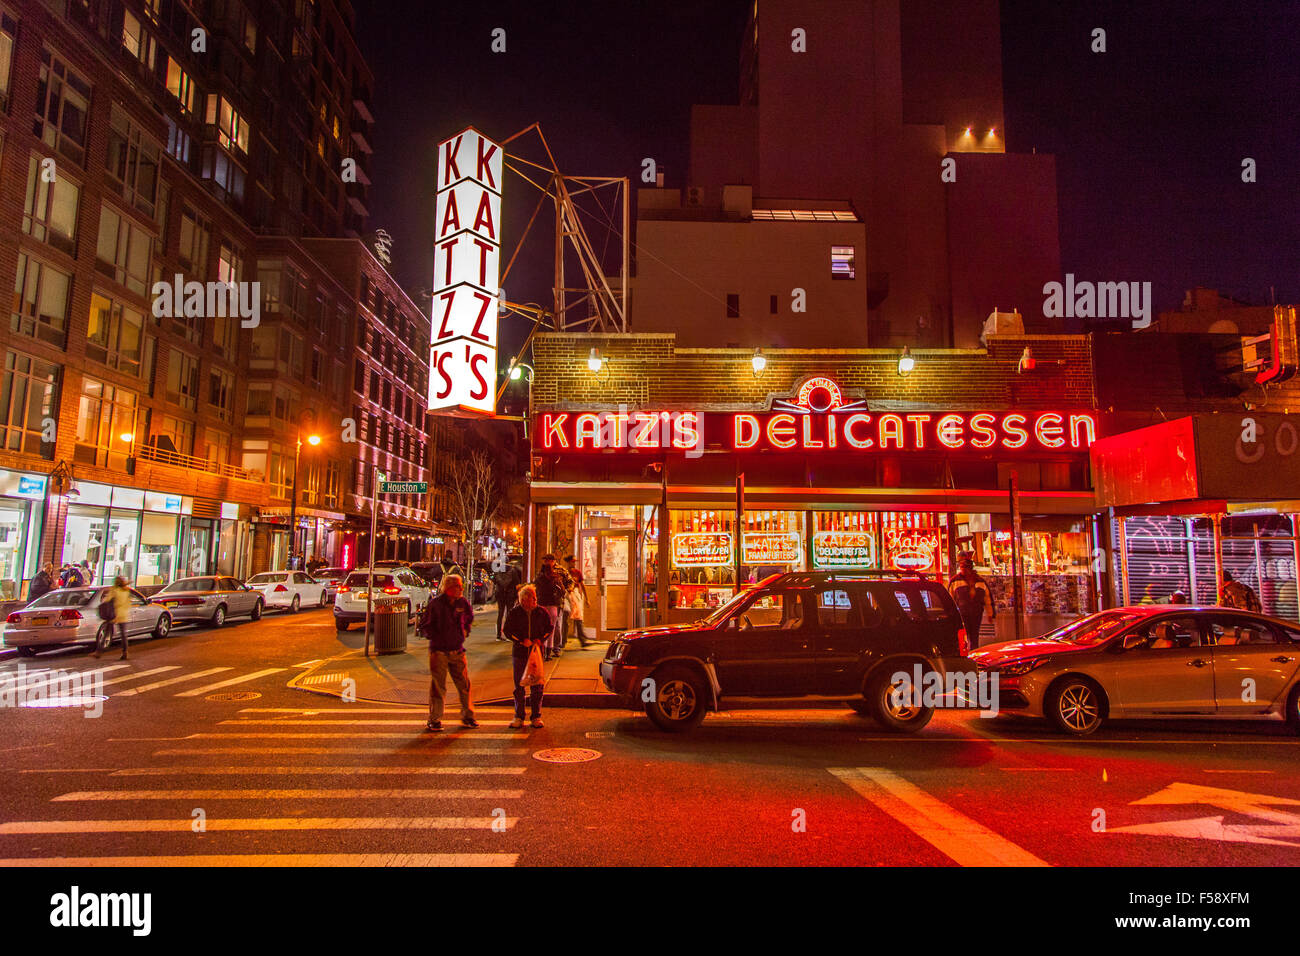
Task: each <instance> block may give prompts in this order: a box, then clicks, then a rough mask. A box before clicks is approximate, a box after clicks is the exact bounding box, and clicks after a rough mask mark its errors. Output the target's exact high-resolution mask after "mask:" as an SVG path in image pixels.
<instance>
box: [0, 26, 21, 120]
mask: <svg viewBox="0 0 1300 956" xmlns="http://www.w3.org/2000/svg"><path fill="white" fill-rule="evenodd" d="M17 32H18V22H17V21H16V20H14V18H13V17H11V16H9V14H7V13H4V12H3V11H0V109H3V108H5V107H6V106H8V105H9V82H10V80H11V78H12V75H13V65H14V34H15V33H17Z"/></svg>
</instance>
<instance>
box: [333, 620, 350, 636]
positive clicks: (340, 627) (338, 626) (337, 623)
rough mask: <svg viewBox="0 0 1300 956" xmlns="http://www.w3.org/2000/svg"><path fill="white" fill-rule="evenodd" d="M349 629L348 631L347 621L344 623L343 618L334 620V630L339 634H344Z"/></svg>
mask: <svg viewBox="0 0 1300 956" xmlns="http://www.w3.org/2000/svg"><path fill="white" fill-rule="evenodd" d="M347 629H348V622H347V621H344V620H342V619H341V618H337V617H336V618H335V619H334V630H336V631H338V632H339V633H342V632H343V631H346V630H347Z"/></svg>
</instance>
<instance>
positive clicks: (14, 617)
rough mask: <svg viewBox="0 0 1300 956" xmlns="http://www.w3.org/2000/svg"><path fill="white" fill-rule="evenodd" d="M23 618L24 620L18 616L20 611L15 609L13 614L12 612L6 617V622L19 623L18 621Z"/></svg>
mask: <svg viewBox="0 0 1300 956" xmlns="http://www.w3.org/2000/svg"><path fill="white" fill-rule="evenodd" d="M21 620H22V618H21V617H19V616H18V612H17V611H15V612H14V613H13V614H10V615H9V616H8V617H7V618H5V623H6V624H17V623H18V622H19V621H21Z"/></svg>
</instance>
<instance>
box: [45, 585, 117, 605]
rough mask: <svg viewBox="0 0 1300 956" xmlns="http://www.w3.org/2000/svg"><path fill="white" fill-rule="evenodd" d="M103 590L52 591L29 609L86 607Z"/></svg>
mask: <svg viewBox="0 0 1300 956" xmlns="http://www.w3.org/2000/svg"><path fill="white" fill-rule="evenodd" d="M101 590H105V589H103V588H88V589H86V590H75V591H74V590H68V589H62V590H58V591H51V592H50V593H49V594H42V595H41V596H40V597H38V598H37V599H36V600H35V601H33V602H32V603H31V604H29V605H27V606H28V607H85V606H86V605H87V604H89V603H91V601H93V600H94V599H95V598H96V597H97V596H98V595H99V592H100V591H101Z"/></svg>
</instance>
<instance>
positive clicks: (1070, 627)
mask: <svg viewBox="0 0 1300 956" xmlns="http://www.w3.org/2000/svg"><path fill="white" fill-rule="evenodd" d="M1140 617H1142V615H1141V614H1134V613H1133V612H1132V611H1101V612H1099V613H1097V614H1089V615H1088V616H1087V617H1081V618H1079V620H1077V621H1072V622H1070V623H1069V624H1066V625H1065V626H1064V627H1058V628H1057V629H1056V630H1054V631H1048V632H1047V633H1046V634H1044V635H1043V639H1044V640H1048V641H1060V642H1061V643H1063V644H1078V645H1080V646H1083V647H1093V646H1095V645H1097V644H1100V643H1102V641H1106V640H1109V639H1110V638H1112V637H1114V636H1115V634H1116V633H1118V632H1119V631H1121V630H1123V629H1124V628H1126V627H1128V625H1130V624H1132V623H1133V622H1134V621H1136V620H1137V619H1138V618H1140Z"/></svg>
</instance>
